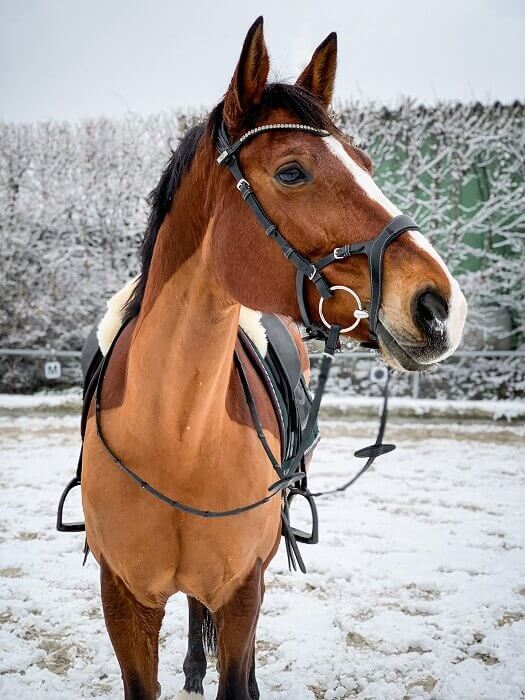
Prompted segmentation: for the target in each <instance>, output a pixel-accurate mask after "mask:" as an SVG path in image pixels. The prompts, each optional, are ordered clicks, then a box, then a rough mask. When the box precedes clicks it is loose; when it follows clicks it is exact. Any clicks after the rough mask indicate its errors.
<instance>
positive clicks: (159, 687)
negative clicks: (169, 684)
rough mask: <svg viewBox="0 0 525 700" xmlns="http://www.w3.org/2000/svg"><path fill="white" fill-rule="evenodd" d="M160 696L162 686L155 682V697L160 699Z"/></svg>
mask: <svg viewBox="0 0 525 700" xmlns="http://www.w3.org/2000/svg"><path fill="white" fill-rule="evenodd" d="M161 695H162V686H161V684H160V683H159V682H158V681H157V697H158V698H160V696H161Z"/></svg>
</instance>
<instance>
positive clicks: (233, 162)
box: [95, 122, 417, 569]
mask: <svg viewBox="0 0 525 700" xmlns="http://www.w3.org/2000/svg"><path fill="white" fill-rule="evenodd" d="M278 130H280V131H301V132H304V133H307V134H310V135H313V136H318V137H327V136H330V135H331V134H330V132H329V131H326V130H325V129H318V128H315V127H313V126H309V125H306V124H267V125H264V126H259V127H256V128H255V129H251V130H250V131H248V132H246V133H245V134H244V135H243V136H241V137H240V138H239V139H238V140H237V141H235V142H234V143H230V141H229V139H228V135H227V130H226V126H225V124H224V122H223V123H222V124H221V127H220V129H219V132H218V136H217V144H216V147H217V150H218V152H219V156H218V158H217V164H218V165H220V166H225V167H226V168H227V169H228V170H229V171H230V173H231V174H232V175H233V177H234V178H235V181H236V188H237V190H238V191H239V192H240V194H241V196H242V198H243V199H244V201H245V202H246V204H247V205H248V206H249V207H250V209H251V210H252V212H253V214H254V215H255V218H256V219H257V221H258V222H259V224H261V226H262V227H263V229H264V231H265V233H266V235H267V236H268V238H271V239H272V240H273V241H275V243H277V245H278V246H279V247H280V249H281V251H282V253H283V255H284V256H285V258H286V259H287V260H289V261H290V263H292V265H294V266H295V268H296V292H297V301H298V304H299V309H300V312H301V317H302V320H303V323H304V325H305V327H306V330H307V333H308V337H309V338H323V339H324V341H325V346H324V351H323V356H322V361H321V367H320V370H319V378H318V383H317V388H316V391H315V395H314V399H313V402H312V406H311V409H310V412H309V415H308V420H307V423H306V427H305V429H304V432H303V437H302V441H301V444H300V446H299V449H298V452H297V454H296V456H295V458H294V460H293V462H292V464H291V465H290V467H289V468H288V469H287V473H288V475H285V474H284V472H283V470H282V468H281V465H280V463H279V461H278V460H277V459H276V458H275V456H274V455H273V453H272V451H271V449H270V447H269V445H268V443H267V441H266V437H265V435H264V431H263V427H262V423H261V420H260V417H259V414H258V412H257V407H256V404H255V400H254V396H253V392H252V391H251V388H250V385H249V382H248V379H247V375H246V372H245V370H244V367H243V365H242V362H241V361H240V358H239V356H238V354H237V353H235V355H234V366H235V368H236V371H237V373H238V375H239V379H240V382H241V385H242V388H243V392H244V395H245V397H246V402H247V404H248V408H249V410H250V415H251V418H252V421H253V424H254V427H255V430H256V432H257V436H258V438H259V440H260V442H261V444H262V446H263V448H264V450H265V452H266V455H267V456H268V459H269V460H270V462H271V464H272V467H273V468H274V470H275V472H276V474H277V476H278V480H277V481H276V482H275V483H273V484H271V486H269V488H268V493H267V494H266V495H265V496H263V497H262V498H260V499H258V500H256V501H252V502H251V503H248V504H246V505H243V506H239V507H238V508H232V509H230V510H204V509H201V508H196V507H195V506H191V505H188V504H185V503H181V502H180V501H177V500H175V499H172V498H170V497H169V496H167V495H165V494H164V493H162V492H160V491H158V490H157V489H156V488H155V487H154V486H152V485H151V484H149V483H148V482H147V481H145V480H144V479H143V478H142V477H141V476H139V474H137V473H136V472H134V471H133V470H132V469H130V468H129V467H128V466H126V465H125V464H124V463H123V462H122V461H121V460H120V459H119V458H118V457H117V455H116V454H115V453H114V451H113V449H112V448H111V447H110V445H109V444H108V442H107V439H106V437H105V436H104V433H103V430H102V426H101V420H100V409H101V406H100V400H101V392H102V386H103V382H104V377H105V373H106V370H107V367H108V364H109V360H110V357H111V355H112V351H113V349H114V347H115V345H116V343H117V342H118V339H119V337H120V335H121V333H122V331H123V330H124V328H125V327H126V325H127V324H124V325H123V326H122V327H121V328H120V330H119V332H118V333H117V335H116V337H115V338H114V340H113V343H112V345H111V347H110V349H109V351H108V352H107V354H106V356H105V358H104V361H103V363H102V366H101V369H100V372H99V374H98V378H97V383H96V389H95V426H96V432H97V435H98V437H99V439H100V441H101V442H102V445H103V446H104V448H105V449H106V452H107V453H108V455H109V456H110V457H111V459H112V461H113V462H114V464H115V465H116V466H117V467H118V468H119V469H120V470H121V471H123V472H124V473H125V474H126V475H127V476H128V477H129V478H130V479H132V481H134V482H135V483H136V484H137V485H138V486H139V487H140V488H142V489H143V490H144V491H146V492H147V493H149V494H150V495H151V496H153V497H155V498H157V499H158V500H160V501H162V502H163V503H165V504H166V505H167V506H169V507H170V508H173V509H175V510H179V511H182V512H184V513H189V514H191V515H196V516H198V517H201V518H225V517H229V516H233V515H240V514H241V513H246V512H248V511H250V510H253V509H254V508H258V507H259V506H262V505H263V504H265V503H268V501H269V500H270V499H272V498H273V497H274V496H276V495H278V494H279V493H281V494H283V496H284V498H283V513H282V515H283V533H284V534H285V537H286V541H287V547H288V548H290V547H291V548H292V550H293V553H292V554H291V552H290V549H288V556H289V558H290V557H292V562H293V556H294V555H295V557H296V558H297V559H298V561H299V565H300V567H301V569H303V566H301V564H302V560H301V558H300V555H299V554H298V551H296V548H297V545H296V543H295V539H297V540H298V541H303V542H314V541H317V534H316V533H314V534H313V535H312V536H311V537H309V538H308V537H306V536H303V533H298V532H297V531H293V529H292V528H291V527H290V524H289V521H288V510H289V505H290V502H291V499H292V498H293V496H295V495H302V496H305V497H306V498H307V499H308V500H309V502H310V506H311V509H312V515H314V516H315V529H316V527H317V522H316V512H315V506H314V505H313V500H312V499H313V497H314V496H321V495H325V494H328V493H336V492H338V491H343V490H345V489H346V488H347V487H348V486H350V485H351V484H352V483H354V482H355V481H356V479H358V478H359V477H360V476H361V475H362V474H363V473H364V472H365V471H367V470H368V469H369V468H370V466H372V463H373V462H374V460H375V459H376V458H377V457H378V456H379V455H381V454H385V453H386V452H390V451H391V450H393V449H394V448H395V446H394V445H385V444H382V438H383V433H384V429H385V425H386V416H387V388H386V387H385V391H384V402H383V411H382V415H381V420H380V427H379V432H378V435H377V439H376V442H375V443H374V444H373V445H370V446H369V447H366V448H363V449H362V450H358V451H357V452H356V453H355V455H356V456H357V457H363V458H366V459H367V461H366V463H365V465H364V467H363V468H362V469H361V470H360V471H359V472H358V473H357V474H356V475H355V476H354V477H353V478H352V479H351V480H350V481H348V482H347V483H346V484H344V485H343V486H341V487H339V488H337V489H334V490H332V491H327V492H319V493H316V494H311V493H310V492H309V491H308V489H307V487H306V472H305V471H304V456H305V452H306V450H307V448H308V443H309V440H310V437H311V436H312V434H313V431H314V430H315V425H316V421H317V417H318V414H319V409H320V406H321V400H322V397H323V394H324V390H325V386H326V382H327V380H328V375H329V373H330V368H331V365H332V361H333V357H334V353H335V351H336V349H337V348H338V347H339V336H340V334H341V333H342V332H346V331H349V330H352V329H353V328H355V327H356V326H357V325H358V323H359V322H360V321H361V320H363V319H368V323H369V336H370V339H371V340H376V339H377V336H376V329H377V323H378V311H379V307H380V304H381V287H382V280H381V273H382V263H383V254H384V251H385V250H386V248H387V246H388V245H389V244H390V243H392V241H394V240H395V239H396V238H398V237H399V236H400V235H401V234H402V233H403V232H404V231H407V230H410V229H417V225H416V223H415V221H414V220H413V219H411V218H410V217H409V216H405V215H400V216H396V217H394V218H393V219H392V220H391V221H390V222H389V223H388V225H387V226H386V227H385V228H384V229H383V230H382V231H381V232H380V233H379V235H377V236H376V237H375V238H372V239H371V240H368V241H365V242H362V243H350V244H346V245H343V246H341V247H339V248H335V249H334V250H333V251H332V252H331V253H329V254H328V255H326V256H325V257H323V258H321V259H320V260H316V261H312V260H310V259H308V258H307V257H305V256H304V255H303V254H302V253H300V252H299V251H298V250H297V249H296V248H295V247H294V246H293V245H292V244H291V243H289V242H288V241H287V240H286V238H285V237H284V236H283V235H282V234H281V232H280V231H279V229H278V227H277V226H276V225H275V224H274V223H273V222H272V221H271V220H270V219H269V218H268V216H267V215H266V213H265V211H264V209H263V207H262V205H261V204H260V202H259V200H258V199H257V197H256V196H255V194H254V192H253V190H252V188H251V186H250V183H249V182H248V181H247V180H246V179H245V178H244V176H243V173H242V170H241V168H240V166H239V162H238V158H237V154H238V153H239V151H240V150H241V148H242V146H244V145H245V144H246V143H247V142H248V141H250V140H251V139H253V138H255V137H256V136H258V135H259V134H262V133H264V132H269V131H278ZM353 255H365V256H366V257H367V258H368V266H369V272H370V287H371V299H370V305H369V309H368V310H365V309H363V307H362V304H361V300H360V299H359V296H358V295H357V293H356V292H355V291H354V290H352V289H350V288H349V287H344V286H341V285H336V286H330V285H329V283H328V282H327V281H326V279H325V277H324V275H323V272H322V271H323V270H324V269H325V268H326V267H327V266H328V265H330V264H332V263H334V262H337V261H341V260H344V259H347V258H349V257H351V256H353ZM307 280H308V281H309V282H311V283H312V284H314V285H315V286H316V288H317V291H318V292H319V295H320V302H319V315H320V318H321V320H322V323H323V324H324V326H321V325H319V324H315V323H312V321H311V319H310V316H309V313H308V310H307V305H306V300H305V286H306V281H307ZM336 290H342V291H346V292H348V293H349V294H350V295H351V296H352V297H353V299H354V301H355V303H356V305H357V308H356V310H355V311H354V322H353V324H352V325H351V326H349V327H347V328H342V327H341V325H339V324H337V323H332V324H331V323H329V322H328V321H326V319H325V317H324V314H323V302H324V300H326V299H330V298H331V297H332V296H333V293H334V291H336ZM130 320H131V319H130ZM301 467H302V468H301ZM298 482H300V485H299V486H296V484H297V483H298Z"/></svg>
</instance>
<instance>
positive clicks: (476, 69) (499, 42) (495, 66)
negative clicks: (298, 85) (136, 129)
mask: <svg viewBox="0 0 525 700" xmlns="http://www.w3.org/2000/svg"><path fill="white" fill-rule="evenodd" d="M258 14H263V15H264V18H265V35H266V41H267V44H268V47H269V51H270V56H271V58H272V64H273V69H274V71H275V75H277V76H279V77H281V78H289V77H292V76H295V75H296V74H297V72H298V71H299V70H300V69H301V68H302V67H303V66H304V65H305V64H306V62H307V61H308V59H309V56H310V55H311V53H312V51H313V49H314V48H315V47H316V46H317V44H318V43H319V42H320V41H321V40H322V39H323V38H324V37H325V36H326V35H327V34H328V33H329V32H331V31H333V30H335V31H337V33H338V38H339V69H338V79H337V84H336V96H337V97H338V98H341V99H345V98H347V97H350V96H353V97H361V98H372V99H376V100H379V101H381V102H387V103H392V102H395V100H396V99H397V98H398V97H399V96H400V95H412V96H414V97H417V98H419V99H420V100H422V101H426V102H429V101H430V102H431V101H435V100H436V99H444V98H453V99H456V98H457V99H462V100H469V99H479V100H483V101H487V100H495V99H498V100H501V101H505V102H508V101H511V100H514V99H516V98H523V97H524V78H523V75H524V64H525V50H524V46H525V31H524V25H525V22H524V18H525V0H396V1H394V0H260V2H253V1H250V2H240V0H237V1H235V2H234V1H233V0H216V1H212V0H185V1H184V2H180V1H179V0H0V118H1V119H5V120H16V121H32V120H38V119H47V118H56V119H78V118H81V117H85V116H95V115H100V114H108V115H117V114H122V113H124V112H127V111H134V112H139V113H141V114H149V113H151V112H157V111H159V110H165V109H170V108H173V107H175V108H178V107H180V108H185V107H188V106H192V107H200V106H206V107H210V106H212V105H213V104H214V103H215V102H216V101H217V100H218V99H219V98H220V96H221V95H222V93H223V92H224V90H225V88H226V86H227V84H228V82H229V79H230V77H231V74H232V72H233V69H234V67H235V63H236V61H237V58H238V55H239V52H240V49H241V46H242V41H243V39H244V36H245V34H246V31H247V29H248V27H249V26H250V24H251V23H252V22H253V20H254V19H255V18H256V16H257V15H258Z"/></svg>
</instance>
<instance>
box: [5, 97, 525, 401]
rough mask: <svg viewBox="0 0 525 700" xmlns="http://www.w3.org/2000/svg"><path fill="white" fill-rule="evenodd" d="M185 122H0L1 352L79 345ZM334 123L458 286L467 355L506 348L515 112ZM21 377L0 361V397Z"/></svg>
mask: <svg viewBox="0 0 525 700" xmlns="http://www.w3.org/2000/svg"><path fill="white" fill-rule="evenodd" d="M194 118H195V117H194V116H193V115H190V116H184V115H181V114H175V113H173V114H161V115H156V116H152V117H147V118H146V117H138V116H128V117H126V118H123V119H119V120H108V119H97V120H90V121H84V122H81V123H79V124H69V123H57V122H49V123H40V124H33V125H11V124H0V345H1V346H4V347H5V346H8V347H23V348H28V347H52V348H55V349H75V348H80V347H81V344H82V340H83V338H84V337H85V335H86V332H87V330H88V329H89V327H90V326H91V324H92V323H93V321H94V319H95V318H96V317H97V316H98V314H99V313H100V310H101V309H102V307H103V301H104V299H105V298H106V297H107V296H108V295H109V294H111V293H112V292H113V291H114V290H115V289H117V288H118V286H119V285H120V284H121V283H123V282H124V281H125V280H127V279H128V278H129V277H130V276H131V275H134V274H136V272H137V268H138V265H137V255H136V248H137V244H138V241H139V240H140V237H141V235H142V232H143V231H144V228H145V220H146V202H145V198H146V195H147V193H148V192H149V190H151V189H152V187H153V186H154V185H155V184H156V182H157V180H158V178H159V175H160V171H161V168H162V167H163V165H164V164H165V161H166V160H167V158H168V156H169V154H170V150H171V149H173V148H174V147H175V146H176V143H177V139H178V137H179V136H180V135H181V133H183V131H184V129H185V128H186V127H187V125H188V123H189V122H190V121H192V120H194ZM338 119H339V121H340V123H341V125H342V126H343V127H344V128H345V129H346V130H348V131H349V132H351V133H352V134H353V135H355V136H356V137H357V138H358V140H360V141H362V142H363V143H364V145H365V146H366V147H367V149H368V150H369V152H370V153H371V155H372V156H373V158H374V160H375V162H376V168H377V179H378V181H379V182H380V183H381V185H382V186H383V188H384V189H385V191H386V192H387V193H388V195H389V196H390V197H391V198H392V199H393V200H394V201H395V202H396V203H397V204H398V205H399V206H400V208H401V209H403V210H404V211H407V212H410V213H411V214H412V215H413V216H414V217H415V218H416V220H417V221H418V223H419V224H420V226H421V230H422V231H423V232H424V233H425V234H426V235H427V236H428V237H429V238H430V239H431V240H432V241H433V242H434V244H435V245H436V246H437V247H438V248H439V249H440V251H441V253H442V254H443V256H444V257H445V259H446V260H447V262H448V264H449V265H450V267H451V268H452V269H453V270H455V271H456V272H457V274H458V276H459V277H460V278H461V280H462V284H463V287H464V289H465V291H466V294H467V296H468V299H469V303H470V316H469V324H470V326H469V330H468V332H467V335H466V345H467V346H468V345H469V344H470V345H471V346H477V347H481V346H482V345H483V344H487V345H488V346H493V345H494V344H498V343H499V345H500V347H509V348H516V347H519V346H520V345H521V343H522V337H523V329H524V323H525V319H524V306H525V304H524V301H525V300H524V288H525V285H524V273H523V266H524V249H525V245H524V230H525V213H524V207H523V200H524V185H523V183H524V152H525V149H524V141H525V136H524V134H525V131H524V128H523V127H524V107H523V105H521V104H515V105H512V106H501V105H492V106H481V105H478V104H473V105H452V104H441V105H437V106H435V107H432V108H422V107H419V106H417V105H415V104H414V103H412V102H410V101H406V102H404V103H403V104H402V105H401V106H400V107H399V108H398V109H396V110H387V109H384V108H381V107H377V106H374V105H370V104H368V105H362V104H355V103H349V104H347V105H345V106H344V107H342V108H341V109H340V110H339V112H338ZM485 328H486V329H488V332H487V333H482V332H480V329H485ZM34 368H35V365H34V363H30V362H28V361H19V362H13V361H12V360H11V361H7V360H5V359H3V358H0V390H4V391H5V390H29V389H32V388H35V387H36V386H37V385H38V384H39V382H40V374H39V370H35V369H34ZM478 369H479V367H478ZM502 371H503V374H505V367H502ZM463 372H464V376H463V375H461V372H460V374H457V376H456V375H455V378H454V380H453V381H454V382H455V383H456V384H458V385H461V384H463V383H464V382H463V380H462V377H463V378H464V377H468V374H469V370H467V369H465V370H463ZM465 372H466V374H465ZM68 376H69V377H70V378H71V380H74V379H75V378H76V377H78V374H76V373H75V371H74V370H72V371H71V374H70V375H68ZM505 376H506V377H507V379H508V377H509V376H512V377H513V379H512V383H511V384H510V385H509V382H508V381H505V383H504V386H505V388H504V390H503V393H504V395H513V394H515V393H516V392H518V393H520V392H521V391H522V390H523V375H522V374H521V375H520V373H519V372H517V373H516V372H515V371H514V369H513V370H512V372H510V374H509V372H507V373H506V375H505ZM485 382H487V392H488V393H489V395H490V396H494V393H495V381H494V377H493V374H492V371H489V370H487V372H485V373H484V372H483V371H482V372H479V371H478V372H477V374H476V383H477V387H476V392H475V393H476V395H479V394H480V393H481V394H483V392H484V391H485V390H484V383H485ZM496 383H497V382H496ZM501 386H503V385H501ZM501 386H499V385H498V386H496V390H497V391H496V393H498V392H499V393H501V391H502V389H501ZM470 388H471V389H472V387H470ZM461 391H462V390H461V389H459V392H460V393H461ZM456 393H457V391H456Z"/></svg>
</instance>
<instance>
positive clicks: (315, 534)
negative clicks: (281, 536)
mask: <svg viewBox="0 0 525 700" xmlns="http://www.w3.org/2000/svg"><path fill="white" fill-rule="evenodd" d="M295 496H302V497H303V498H304V499H305V500H306V502H307V503H308V505H309V506H310V515H311V516H312V529H311V530H310V532H305V531H304V530H298V529H297V528H295V527H292V526H291V525H290V529H291V531H292V533H293V535H294V537H295V539H296V540H297V542H301V543H302V544H317V543H318V542H319V518H318V515H317V506H316V505H315V500H314V497H313V496H312V494H311V493H310V491H309V490H308V489H306V488H305V489H298V488H291V489H289V491H288V493H287V495H286V512H287V513H289V512H290V506H291V505H292V501H293V499H294V498H295Z"/></svg>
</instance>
